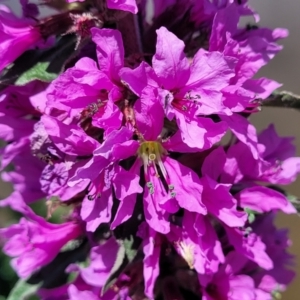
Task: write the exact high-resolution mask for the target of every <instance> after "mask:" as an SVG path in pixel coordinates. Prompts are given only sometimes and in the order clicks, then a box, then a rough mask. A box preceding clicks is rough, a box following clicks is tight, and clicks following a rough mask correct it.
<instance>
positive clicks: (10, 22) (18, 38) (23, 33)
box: [0, 5, 41, 71]
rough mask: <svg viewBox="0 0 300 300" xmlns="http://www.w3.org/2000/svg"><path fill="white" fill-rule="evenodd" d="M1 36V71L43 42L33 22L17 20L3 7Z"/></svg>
mask: <svg viewBox="0 0 300 300" xmlns="http://www.w3.org/2000/svg"><path fill="white" fill-rule="evenodd" d="M0 36H1V38H0V49H1V54H2V58H1V64H0V71H1V70H3V69H4V68H5V67H6V66H7V65H9V64H10V63H12V62H13V61H14V60H15V59H16V58H18V57H19V56H20V55H21V54H22V53H23V52H25V51H26V50H28V49H30V48H31V47H33V46H35V45H36V44H37V42H39V41H40V40H41V35H40V33H39V30H38V28H37V27H35V26H34V23H33V22H32V21H30V20H28V19H19V18H17V17H16V16H15V15H14V14H13V13H11V12H10V11H9V9H8V8H6V7H5V6H3V5H1V7H0Z"/></svg>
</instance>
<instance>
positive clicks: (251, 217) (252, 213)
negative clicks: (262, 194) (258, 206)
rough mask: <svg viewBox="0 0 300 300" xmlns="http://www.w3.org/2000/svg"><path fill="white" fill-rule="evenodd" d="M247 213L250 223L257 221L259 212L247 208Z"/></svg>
mask: <svg viewBox="0 0 300 300" xmlns="http://www.w3.org/2000/svg"><path fill="white" fill-rule="evenodd" d="M244 210H245V212H246V213H247V214H248V222H249V223H250V224H251V223H253V222H254V221H255V215H257V214H259V213H258V212H257V211H255V210H252V209H250V208H248V207H246V208H245V209H244Z"/></svg>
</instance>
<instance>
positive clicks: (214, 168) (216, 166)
mask: <svg viewBox="0 0 300 300" xmlns="http://www.w3.org/2000/svg"><path fill="white" fill-rule="evenodd" d="M225 162H226V153H225V151H224V149H223V147H218V148H216V149H214V150H213V151H211V152H210V153H209V154H208V155H207V156H206V158H205V160H204V163H203V165H202V168H201V171H202V174H205V175H207V176H209V177H210V178H211V179H214V180H215V181H218V178H219V176H220V175H221V174H222V173H223V171H224V165H225Z"/></svg>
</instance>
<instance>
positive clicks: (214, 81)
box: [186, 49, 235, 91]
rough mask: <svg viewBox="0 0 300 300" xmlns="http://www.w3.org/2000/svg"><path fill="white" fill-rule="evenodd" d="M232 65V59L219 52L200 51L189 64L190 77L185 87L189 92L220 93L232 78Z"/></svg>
mask: <svg viewBox="0 0 300 300" xmlns="http://www.w3.org/2000/svg"><path fill="white" fill-rule="evenodd" d="M234 65H235V60H234V59H230V58H228V57H226V56H224V55H223V54H222V53H220V52H217V51H216V52H208V51H205V50H203V49H200V50H199V51H198V52H197V53H196V55H195V57H194V59H193V62H192V64H191V76H190V78H189V80H188V82H187V84H186V85H187V86H188V87H189V89H191V90H197V88H201V89H203V90H212V91H220V90H221V89H222V88H224V87H226V86H228V85H229V80H230V78H231V77H233V76H234V74H235V73H234Z"/></svg>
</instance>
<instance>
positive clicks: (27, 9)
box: [0, 0, 300, 300]
mask: <svg viewBox="0 0 300 300" xmlns="http://www.w3.org/2000/svg"><path fill="white" fill-rule="evenodd" d="M20 2H21V4H22V6H23V17H22V19H17V17H15V16H14V15H13V13H12V12H10V11H9V9H8V8H7V7H4V6H1V7H0V33H1V40H0V47H1V49H2V50H3V51H2V57H1V62H0V69H4V73H3V74H2V75H1V76H2V77H1V78H2V80H1V82H2V83H1V96H0V138H1V139H3V140H5V141H6V142H7V145H6V146H5V147H4V148H2V149H1V157H2V159H1V169H2V170H3V172H2V178H3V180H4V181H7V182H10V183H12V184H13V187H14V191H13V193H12V194H11V195H10V196H9V197H8V198H6V199H4V200H1V201H0V206H1V207H4V206H9V207H11V208H12V209H13V210H15V211H18V212H19V213H21V214H22V215H23V217H22V218H21V219H20V221H19V223H18V224H14V225H11V226H10V227H8V228H3V229H1V230H0V236H1V240H3V241H5V245H4V248H3V251H4V252H5V253H6V254H7V255H9V256H11V257H12V266H13V268H14V269H15V271H16V272H17V274H18V275H19V277H21V278H23V279H25V280H27V282H28V283H32V284H34V283H40V284H39V285H38V287H39V288H38V290H37V291H36V292H37V294H38V295H39V297H40V299H43V300H54V299H57V300H67V299H70V300H76V299H84V298H86V299H91V300H99V299H103V300H113V299H115V300H116V299H124V300H125V299H127V300H129V299H134V300H142V299H157V300H158V299H165V300H171V299H204V300H212V299H222V300H223V299H232V300H233V299H249V300H255V299H259V300H264V299H265V300H268V299H272V297H276V296H277V294H278V293H280V292H281V291H283V290H285V288H286V286H287V285H288V284H289V283H290V282H291V280H292V279H293V277H294V273H293V271H292V270H290V269H289V266H291V265H292V264H293V257H292V256H291V255H289V254H288V252H287V247H288V246H289V245H290V241H289V240H288V237H287V232H286V231H285V230H279V229H277V228H276V227H275V226H274V224H273V221H274V217H275V215H276V212H277V211H282V212H284V213H287V214H292V213H295V212H296V210H295V208H294V206H293V205H292V204H291V202H290V201H289V200H288V197H287V196H286V194H285V193H284V192H283V190H282V189H281V188H278V187H277V186H276V184H280V185H285V184H290V183H291V182H293V181H294V180H295V179H296V176H297V174H298V173H299V172H300V158H299V157H295V149H294V146H293V145H292V138H283V137H279V136H278V135H277V133H276V131H275V128H274V126H273V125H270V126H269V127H268V128H267V129H265V130H264V131H263V132H261V133H260V134H257V133H256V130H255V128H254V126H253V125H252V124H251V123H250V122H249V120H248V117H249V116H250V115H251V114H252V113H257V112H259V110H260V107H261V106H262V103H263V101H264V99H266V98H267V97H268V96H269V95H270V94H271V93H272V92H273V91H274V90H275V89H277V88H278V87H279V86H280V84H279V83H277V82H275V81H273V80H271V79H268V78H255V79H254V78H253V76H254V75H255V74H256V73H257V71H258V70H259V69H260V68H261V67H262V66H264V65H265V64H267V63H268V62H269V60H271V59H272V58H273V57H274V55H275V54H276V53H277V52H279V51H280V50H281V48H282V47H281V46H280V45H278V44H277V40H279V39H281V38H284V37H286V36H287V31H286V30H284V29H275V30H272V29H269V28H261V27H258V26H257V25H247V26H244V27H239V21H240V19H241V18H242V17H243V16H245V15H246V16H252V17H253V18H254V21H257V20H258V15H257V14H256V12H254V11H253V10H252V9H251V8H250V7H249V6H248V4H247V1H246V0H240V1H238V0H222V1H209V0H188V1H186V0H169V1H159V0H155V1H147V0H145V1H135V0H122V1H121V0H107V1H104V0H103V1H100V0H98V1H96V0H95V1H84V0H81V1H76V2H75V1H71V0H69V1H65V0H61V1H51V0H48V1H44V5H49V6H51V7H54V8H56V9H57V14H55V15H53V16H50V17H46V18H44V19H43V18H41V19H37V18H36V17H38V7H37V6H35V5H33V4H31V3H28V1H20ZM73 2H74V3H73ZM151 3H152V4H151ZM33 16H34V18H33ZM33 20H34V21H33ZM61 41H63V42H61ZM70 41H71V47H72V48H71V49H72V51H71V52H72V54H70V53H69V52H70V51H69V50H68V51H67V53H68V57H67V58H66V59H65V60H64V61H63V62H61V60H62V59H63V58H62V57H64V55H66V53H65V52H63V51H64V50H62V49H65V48H66V49H69V48H67V47H68V43H69V42H70ZM55 51H61V52H55ZM49 53H50V54H51V55H50V54H49ZM56 53H59V54H56ZM61 53H62V54H61ZM28 54H30V55H32V57H33V58H34V59H33V62H32V61H30V62H28V64H29V65H27V64H26V62H25V60H26V58H27V57H28ZM26 55H27V56H26ZM48 58H49V60H47V59H48ZM45 61H46V62H47V65H46V67H45V68H44V69H43V66H44V65H45ZM59 63H61V65H59V68H58V72H57V74H56V73H55V71H56V70H57V68H56V67H57V65H58V64H59ZM24 65H25V67H24V69H22V66H24ZM55 74H56V75H55ZM18 77H19V78H18ZM16 78H18V79H16ZM226 133H228V135H229V136H230V138H229V139H228V138H226V137H225V134H226ZM10 164H12V165H13V169H9V170H8V169H7V168H6V167H7V166H9V165H10ZM41 199H45V200H43V201H44V202H43V203H45V204H44V205H46V206H47V208H48V217H51V215H52V214H53V213H55V212H56V210H57V209H58V208H60V207H64V208H65V209H66V211H67V212H66V213H65V214H64V215H61V216H60V218H59V223H58V224H54V223H51V222H50V221H49V220H45V219H44V218H42V217H41V216H38V215H37V214H36V213H35V212H34V211H33V210H32V208H31V207H30V205H31V203H33V202H36V201H39V200H41Z"/></svg>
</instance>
